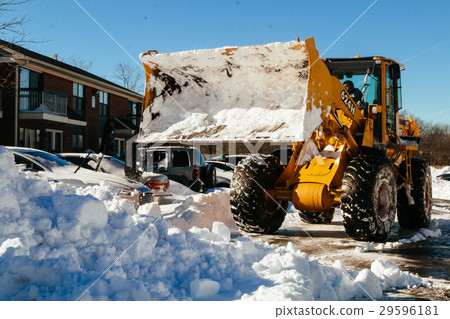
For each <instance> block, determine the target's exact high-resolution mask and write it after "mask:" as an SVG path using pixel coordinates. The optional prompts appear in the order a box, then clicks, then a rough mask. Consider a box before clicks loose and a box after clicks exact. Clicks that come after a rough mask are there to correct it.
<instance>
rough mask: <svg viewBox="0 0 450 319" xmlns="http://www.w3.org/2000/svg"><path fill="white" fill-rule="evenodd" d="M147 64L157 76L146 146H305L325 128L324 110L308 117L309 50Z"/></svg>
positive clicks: (206, 55)
mask: <svg viewBox="0 0 450 319" xmlns="http://www.w3.org/2000/svg"><path fill="white" fill-rule="evenodd" d="M294 48H296V49H294ZM140 58H141V61H142V63H143V64H144V65H147V66H149V67H150V68H152V69H154V72H153V73H152V74H151V76H150V77H149V79H148V81H147V83H146V90H147V91H151V99H152V100H151V104H150V107H149V108H147V109H145V111H144V113H143V123H141V129H142V131H141V133H140V137H139V139H138V142H140V143H145V142H155V141H159V142H161V141H180V140H209V141H214V140H217V139H221V140H245V141H247V140H272V141H298V140H305V139H306V138H309V137H310V135H311V133H312V131H313V130H314V129H315V128H316V127H317V125H319V124H320V123H321V122H322V120H321V118H320V115H321V111H320V109H316V108H313V109H314V110H313V111H311V112H306V106H305V105H304V104H303V103H304V100H305V98H306V92H307V82H308V66H309V63H308V55H307V51H306V48H305V44H304V42H296V41H292V42H286V43H271V44H267V45H258V46H248V47H239V48H237V47H235V48H219V49H209V50H195V51H184V52H176V53H167V54H156V55H150V54H141V55H140ZM316 107H320V106H319V105H316ZM268 119H270V120H269V121H268Z"/></svg>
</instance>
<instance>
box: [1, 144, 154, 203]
mask: <svg viewBox="0 0 450 319" xmlns="http://www.w3.org/2000/svg"><path fill="white" fill-rule="evenodd" d="M7 148H8V149H9V150H10V151H12V152H13V154H14V160H15V162H16V165H17V166H19V167H22V168H23V169H24V170H28V171H32V172H34V173H35V174H36V175H37V176H39V177H46V178H48V179H49V180H53V181H58V182H62V183H66V184H70V185H74V186H81V187H86V186H88V185H98V184H100V183H101V182H102V181H106V182H107V183H108V184H109V185H110V186H112V187H114V188H116V189H117V190H118V195H119V196H120V197H122V198H126V199H129V200H131V201H132V202H133V204H134V205H135V207H138V206H139V205H141V204H145V203H151V202H152V201H153V192H152V190H151V189H150V188H148V187H147V186H145V185H143V184H142V183H138V182H135V181H132V180H129V179H125V178H122V177H119V176H114V175H111V174H106V173H101V172H93V171H90V170H87V169H84V168H79V167H77V166H76V165H73V164H71V163H69V162H67V161H65V160H63V159H61V158H59V157H57V156H55V155H53V154H50V153H47V152H45V151H42V150H37V149H32V148H24V147H9V146H7Z"/></svg>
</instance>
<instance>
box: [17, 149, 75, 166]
mask: <svg viewBox="0 0 450 319" xmlns="http://www.w3.org/2000/svg"><path fill="white" fill-rule="evenodd" d="M15 151H16V152H18V153H24V154H27V155H29V156H32V157H33V159H34V160H35V161H36V162H39V163H41V164H42V165H45V166H48V167H58V166H70V165H72V164H70V163H69V162H66V161H65V160H63V159H60V158H59V157H56V156H54V155H52V154H49V153H46V152H40V151H36V150H18V149H15Z"/></svg>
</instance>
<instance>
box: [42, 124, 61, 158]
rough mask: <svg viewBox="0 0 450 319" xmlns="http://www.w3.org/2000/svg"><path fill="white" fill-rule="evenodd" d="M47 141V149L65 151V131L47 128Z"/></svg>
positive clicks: (56, 151)
mask: <svg viewBox="0 0 450 319" xmlns="http://www.w3.org/2000/svg"><path fill="white" fill-rule="evenodd" d="M45 141H46V150H47V151H49V152H52V153H61V152H62V151H63V131H57V130H46V131H45Z"/></svg>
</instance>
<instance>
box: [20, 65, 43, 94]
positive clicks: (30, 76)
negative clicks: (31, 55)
mask: <svg viewBox="0 0 450 319" xmlns="http://www.w3.org/2000/svg"><path fill="white" fill-rule="evenodd" d="M40 80H41V76H40V74H39V73H37V72H34V71H30V70H28V69H23V68H22V69H20V88H21V89H38V88H39V87H40V85H39V84H40Z"/></svg>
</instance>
